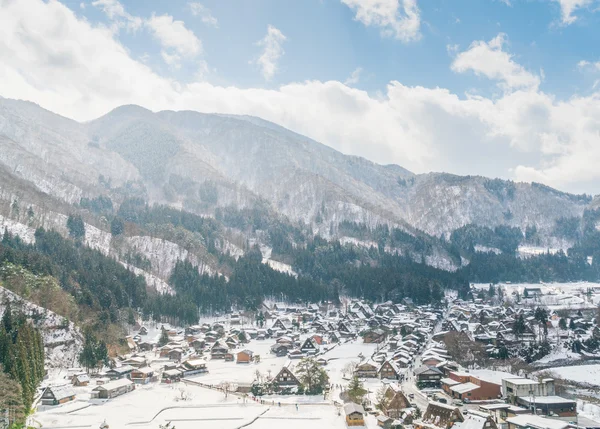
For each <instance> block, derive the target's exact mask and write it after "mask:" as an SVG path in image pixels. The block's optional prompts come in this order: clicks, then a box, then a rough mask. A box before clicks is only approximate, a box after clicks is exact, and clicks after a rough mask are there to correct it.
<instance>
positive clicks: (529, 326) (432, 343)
mask: <svg viewBox="0 0 600 429" xmlns="http://www.w3.org/2000/svg"><path fill="white" fill-rule="evenodd" d="M472 291H473V297H472V299H471V300H460V299H458V298H456V296H455V294H448V295H447V296H446V299H445V300H444V303H443V305H441V306H437V307H433V306H418V305H414V304H413V303H412V301H411V300H410V299H404V300H402V302H398V303H393V302H385V303H381V304H370V303H367V302H364V301H360V300H350V299H344V300H342V302H341V303H340V304H339V305H333V304H331V303H329V304H321V305H317V304H308V305H292V304H286V303H279V302H271V303H268V302H267V303H265V304H264V305H263V308H262V309H261V310H260V311H258V312H254V313H246V312H236V313H230V314H222V315H221V316H215V317H211V318H202V319H200V320H199V322H198V324H195V325H191V326H172V325H169V324H167V323H156V322H149V321H141V320H136V321H135V323H133V324H132V325H130V328H129V329H130V335H128V336H126V337H124V338H123V344H124V345H125V347H123V350H124V352H123V353H121V354H118V355H117V356H115V357H111V358H110V359H109V361H107V362H106V363H101V364H100V365H99V366H97V365H94V366H93V367H88V368H85V367H83V366H81V365H80V361H81V360H78V356H76V355H75V354H74V353H81V351H80V350H78V349H77V347H74V348H69V347H68V346H67V345H66V344H63V345H60V344H59V345H57V346H54V347H52V346H50V347H49V348H47V352H48V353H50V354H51V355H60V359H61V363H60V365H56V362H57V356H54V357H52V356H51V359H50V360H49V362H54V363H55V365H54V367H53V368H48V373H47V375H46V377H45V379H44V381H43V382H42V384H41V386H40V387H39V389H38V391H37V393H36V399H35V403H34V404H33V407H34V409H35V410H36V412H35V413H34V414H32V415H31V416H30V417H29V418H28V424H29V425H31V426H34V427H43V428H76V427H98V428H100V427H114V428H121V427H123V428H124V427H140V428H156V427H159V426H160V427H169V425H170V426H171V427H177V428H193V427H198V425H201V426H202V427H205V428H240V427H251V428H270V427H274V426H276V427H289V428H296V427H297V428H305V427H306V426H307V425H310V426H311V427H315V428H343V427H346V426H349V427H350V426H351V427H354V426H357V427H371V428H375V427H382V428H386V429H389V428H396V429H397V428H415V429H418V428H428V429H449V428H456V429H467V428H468V429H489V428H499V429H525V428H536V429H567V428H593V427H599V426H600V406H599V405H598V403H599V402H600V396H599V395H600V354H599V353H600V350H599V345H600V326H598V324H597V321H598V310H597V304H596V301H597V300H598V299H600V285H599V284H588V283H572V284H499V285H483V284H476V285H472ZM13 298H14V297H13ZM17 302H18V300H16V298H15V299H14V300H13V304H12V305H13V307H14V306H15V305H18V304H17ZM54 323H56V324H57V325H61V324H62V322H61V321H55V322H54ZM58 330H60V328H58V329H57V330H56V331H58ZM67 331H68V328H67ZM55 335H57V334H56V332H55ZM58 335H60V334H58ZM73 341H74V342H77V341H79V340H77V341H75V340H73ZM70 353H71V355H70ZM66 363H72V364H73V365H72V366H69V365H66Z"/></svg>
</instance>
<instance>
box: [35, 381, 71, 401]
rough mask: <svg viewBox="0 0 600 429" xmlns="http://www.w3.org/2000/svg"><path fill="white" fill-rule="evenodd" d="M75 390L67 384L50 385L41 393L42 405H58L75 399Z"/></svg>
mask: <svg viewBox="0 0 600 429" xmlns="http://www.w3.org/2000/svg"><path fill="white" fill-rule="evenodd" d="M75 396H76V395H75V391H74V390H73V388H72V387H71V386H69V385H65V386H50V387H46V389H44V393H42V399H41V403H42V405H60V404H65V403H67V402H70V401H73V400H75Z"/></svg>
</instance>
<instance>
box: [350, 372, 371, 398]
mask: <svg viewBox="0 0 600 429" xmlns="http://www.w3.org/2000/svg"><path fill="white" fill-rule="evenodd" d="M366 393H367V390H366V389H365V388H364V386H363V384H362V382H361V381H360V380H359V379H358V377H356V376H354V377H352V380H350V384H349V385H348V396H349V397H350V399H351V400H352V401H353V402H356V403H357V404H360V403H361V402H362V399H363V397H364V396H365V394H366Z"/></svg>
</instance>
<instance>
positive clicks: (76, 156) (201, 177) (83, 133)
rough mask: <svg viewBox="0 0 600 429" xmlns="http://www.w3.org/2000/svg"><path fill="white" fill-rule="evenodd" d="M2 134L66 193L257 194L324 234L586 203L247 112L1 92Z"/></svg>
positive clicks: (27, 175) (187, 200)
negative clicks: (92, 112)
mask: <svg viewBox="0 0 600 429" xmlns="http://www.w3.org/2000/svg"><path fill="white" fill-rule="evenodd" d="M1 138H4V139H5V140H0V145H2V147H3V148H4V149H5V150H4V152H5V153H4V155H3V156H2V157H0V163H2V164H4V165H6V166H7V168H9V169H10V170H11V171H13V172H14V173H15V174H17V175H18V176H20V177H22V178H24V179H25V180H28V181H30V182H31V183H33V184H34V185H35V186H36V187H37V188H38V189H40V190H42V191H43V192H46V193H48V194H52V195H54V196H56V197H57V198H59V199H61V200H64V201H66V202H68V203H70V204H76V203H78V200H79V199H80V198H81V197H95V196H98V195H101V194H102V193H104V192H106V191H107V188H106V183H104V182H103V183H100V182H102V181H105V182H109V183H110V185H109V186H111V187H112V188H118V187H124V186H125V187H126V186H131V184H132V183H136V184H137V185H136V186H138V187H139V188H140V189H145V193H144V195H145V198H148V199H149V202H150V203H162V204H168V205H171V206H173V207H179V208H184V209H186V210H189V211H192V212H195V213H198V214H201V215H204V216H213V215H214V209H215V208H216V207H226V206H236V207H240V208H244V207H250V206H252V205H253V204H256V203H257V202H258V201H265V202H267V203H268V204H269V205H270V206H271V207H272V209H273V210H274V211H276V212H277V213H279V214H281V215H283V216H286V217H288V218H290V219H291V220H293V221H299V222H302V223H304V224H305V225H309V226H310V227H312V228H313V230H315V231H317V232H318V233H319V234H322V235H324V236H326V237H334V236H336V230H337V225H339V224H340V222H343V221H351V222H361V223H366V224H367V225H369V226H370V227H375V226H376V225H378V224H383V223H386V224H388V225H389V226H393V227H398V228H401V229H403V230H405V231H407V232H408V233H409V234H413V235H415V234H419V231H423V232H424V233H426V234H429V235H432V236H436V237H439V236H445V237H446V238H447V237H449V234H450V233H451V232H452V231H453V230H455V229H457V228H460V227H462V226H464V225H467V224H471V223H474V224H478V225H484V226H488V227H492V228H493V227H495V226H498V225H509V226H517V227H519V228H521V229H523V230H524V229H525V227H527V226H529V225H531V226H535V227H537V228H538V229H539V230H540V231H541V232H542V235H543V236H544V237H546V236H547V237H550V236H551V235H552V230H553V227H554V224H555V222H556V220H557V219H560V218H569V217H581V216H582V214H583V211H584V210H585V209H586V208H587V207H588V205H589V204H590V203H591V200H590V198H589V197H587V196H576V195H573V194H569V193H564V192H562V191H558V190H555V189H553V188H550V187H546V186H544V185H539V184H534V183H532V184H529V183H522V182H512V181H506V180H501V179H490V178H486V177H483V176H458V175H453V174H450V173H424V174H414V173H412V172H410V171H408V170H406V169H404V168H403V167H401V166H399V165H396V164H389V165H380V164H376V163H374V162H372V161H369V160H367V159H365V158H361V157H356V156H350V155H345V154H342V153H341V152H339V151H336V150H335V149H333V148H331V147H329V146H326V145H324V144H321V143H319V142H316V141H314V140H312V139H310V138H308V137H304V136H302V135H300V134H297V133H295V132H293V131H290V130H287V129H285V128H283V127H281V126H280V125H277V124H274V123H272V122H269V121H265V120H263V119H261V118H257V117H253V116H247V115H224V114H218V113H200V112H194V111H172V110H163V111H159V112H156V113H155V112H152V111H150V110H148V109H145V108H143V107H140V106H137V105H124V106H120V107H117V108H115V109H113V110H111V111H110V112H108V113H107V114H105V115H103V116H101V117H100V118H97V119H95V120H92V121H88V122H84V123H79V122H76V121H73V120H71V119H68V118H64V117H62V116H60V115H55V114H53V113H52V112H50V111H48V110H45V109H43V108H42V107H40V106H38V105H37V104H35V103H31V102H23V101H17V100H9V99H5V98H0V139H1ZM9 142H10V143H9ZM23 150H24V151H26V153H27V154H28V156H27V157H24V156H22V155H23V153H25V152H23V153H21V152H20V151H23ZM11 157H12V158H11ZM11 159H12V161H11ZM17 160H18V162H17ZM40 165H41V166H42V168H41V169H40Z"/></svg>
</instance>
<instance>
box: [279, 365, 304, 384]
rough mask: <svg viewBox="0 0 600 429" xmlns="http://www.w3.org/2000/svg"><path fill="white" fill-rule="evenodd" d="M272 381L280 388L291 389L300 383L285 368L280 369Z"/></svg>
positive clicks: (289, 370) (287, 368)
mask: <svg viewBox="0 0 600 429" xmlns="http://www.w3.org/2000/svg"><path fill="white" fill-rule="evenodd" d="M273 381H274V382H275V383H276V384H277V385H278V386H280V387H292V386H299V385H300V381H299V380H298V379H297V378H296V376H295V375H294V373H293V372H292V370H291V369H290V368H289V367H287V366H284V367H283V368H281V370H280V371H279V372H278V373H277V375H276V376H275V378H273Z"/></svg>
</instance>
